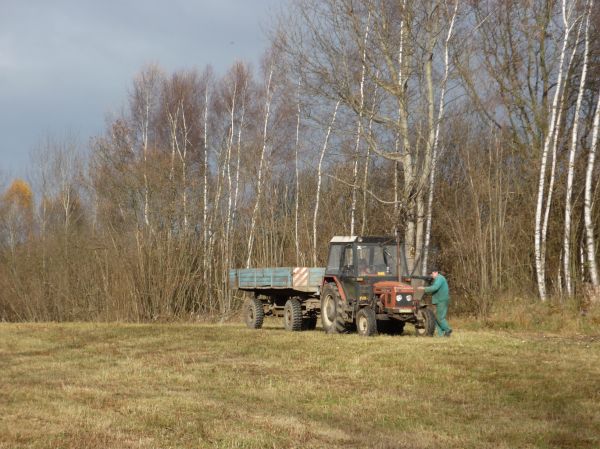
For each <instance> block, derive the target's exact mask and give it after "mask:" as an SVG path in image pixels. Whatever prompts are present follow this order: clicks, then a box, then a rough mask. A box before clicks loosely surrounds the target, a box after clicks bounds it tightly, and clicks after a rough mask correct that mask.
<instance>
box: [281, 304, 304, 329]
mask: <svg viewBox="0 0 600 449" xmlns="http://www.w3.org/2000/svg"><path fill="white" fill-rule="evenodd" d="M283 325H284V326H285V330H287V331H294V332H297V331H300V330H302V305H301V304H300V301H298V300H297V299H296V298H290V299H288V300H287V301H286V303H285V307H284V308H283Z"/></svg>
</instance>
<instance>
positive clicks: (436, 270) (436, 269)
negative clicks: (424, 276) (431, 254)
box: [431, 267, 440, 279]
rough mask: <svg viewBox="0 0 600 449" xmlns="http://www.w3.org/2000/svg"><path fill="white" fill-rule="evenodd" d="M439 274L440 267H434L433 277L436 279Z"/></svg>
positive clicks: (432, 270)
mask: <svg viewBox="0 0 600 449" xmlns="http://www.w3.org/2000/svg"><path fill="white" fill-rule="evenodd" d="M438 274H440V269H439V267H433V268H432V269H431V277H432V278H434V279H435V278H436V277H437V275H438Z"/></svg>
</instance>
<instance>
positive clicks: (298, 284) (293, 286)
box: [229, 267, 325, 294]
mask: <svg viewBox="0 0 600 449" xmlns="http://www.w3.org/2000/svg"><path fill="white" fill-rule="evenodd" d="M324 274H325V268H318V267H278V268H234V269H231V270H229V285H230V286H231V287H232V288H237V289H239V290H245V291H253V292H256V293H261V292H265V293H267V292H269V291H273V290H276V291H280V290H281V291H291V292H298V293H304V294H307V293H308V294H318V293H319V291H320V288H321V283H322V282H323V275H324Z"/></svg>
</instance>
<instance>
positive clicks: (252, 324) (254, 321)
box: [244, 298, 265, 329]
mask: <svg viewBox="0 0 600 449" xmlns="http://www.w3.org/2000/svg"><path fill="white" fill-rule="evenodd" d="M264 319H265V310H264V308H263V303H262V301H261V300H260V299H258V298H251V299H248V300H246V304H244V321H245V322H246V326H248V327H249V328H250V329H260V328H261V327H262V325H263V321H264Z"/></svg>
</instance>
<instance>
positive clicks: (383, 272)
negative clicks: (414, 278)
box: [356, 243, 396, 276]
mask: <svg viewBox="0 0 600 449" xmlns="http://www.w3.org/2000/svg"><path fill="white" fill-rule="evenodd" d="M356 258H357V260H358V274H359V276H368V275H373V276H395V275H396V247H395V246H394V245H381V244H378V243H374V244H361V245H357V246H356Z"/></svg>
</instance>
